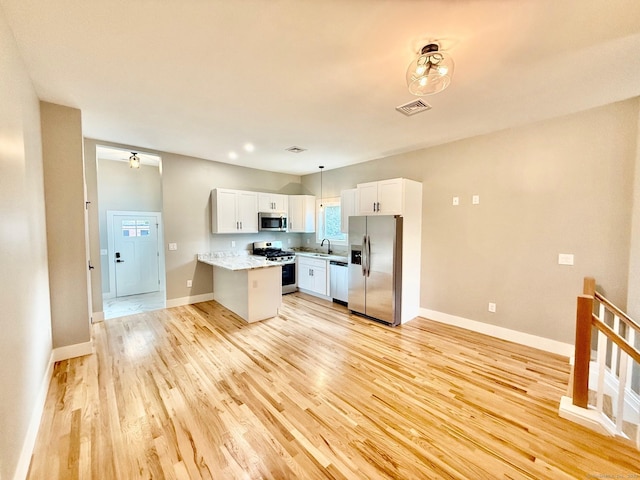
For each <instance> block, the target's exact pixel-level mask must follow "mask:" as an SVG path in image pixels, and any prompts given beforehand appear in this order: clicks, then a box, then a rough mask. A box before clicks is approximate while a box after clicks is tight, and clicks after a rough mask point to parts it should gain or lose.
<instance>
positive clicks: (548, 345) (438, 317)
mask: <svg viewBox="0 0 640 480" xmlns="http://www.w3.org/2000/svg"><path fill="white" fill-rule="evenodd" d="M420 316H421V317H424V318H428V319H430V320H434V321H436V322H440V323H446V324H447V325H453V326H455V327H460V328H464V329H466V330H471V331H473V332H478V333H482V334H485V335H489V336H491V337H496V338H499V339H501V340H508V341H509V342H514V343H518V344H520V345H526V346H527V347H533V348H537V349H538V350H544V351H545V352H551V353H555V354H557V355H563V356H565V357H570V356H571V355H573V354H574V347H573V345H571V344H570V343H563V342H558V341H557V340H551V339H550V338H544V337H538V336H537V335H531V334H529V333H524V332H518V331H517V330H510V329H508V328H504V327H499V326H497V325H491V324H489V323H483V322H478V321H476V320H470V319H468V318H464V317H457V316H455V315H450V314H448V313H442V312H437V311H435V310H429V309H427V308H420Z"/></svg>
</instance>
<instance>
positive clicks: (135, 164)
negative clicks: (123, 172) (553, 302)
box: [129, 152, 140, 168]
mask: <svg viewBox="0 0 640 480" xmlns="http://www.w3.org/2000/svg"><path fill="white" fill-rule="evenodd" d="M129 168H140V157H138V154H137V153H135V152H131V156H130V157H129Z"/></svg>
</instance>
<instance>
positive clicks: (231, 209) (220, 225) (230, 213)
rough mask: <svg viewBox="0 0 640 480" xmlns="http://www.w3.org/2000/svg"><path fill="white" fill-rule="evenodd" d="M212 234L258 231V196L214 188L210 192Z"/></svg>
mask: <svg viewBox="0 0 640 480" xmlns="http://www.w3.org/2000/svg"><path fill="white" fill-rule="evenodd" d="M211 231H212V232H213V233H255V232H257V231H258V194H257V193H255V192H246V191H243V190H230V189H226V188H216V189H214V190H212V191H211Z"/></svg>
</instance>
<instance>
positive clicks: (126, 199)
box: [94, 159, 162, 310]
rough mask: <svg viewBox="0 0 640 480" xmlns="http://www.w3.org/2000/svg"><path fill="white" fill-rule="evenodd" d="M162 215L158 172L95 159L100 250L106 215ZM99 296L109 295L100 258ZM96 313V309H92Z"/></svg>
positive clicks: (105, 261) (105, 260)
mask: <svg viewBox="0 0 640 480" xmlns="http://www.w3.org/2000/svg"><path fill="white" fill-rule="evenodd" d="M109 210H119V211H139V212H161V211H162V190H161V183H160V169H159V168H158V167H154V166H151V165H141V166H140V168H138V169H132V168H129V164H128V163H127V162H118V161H113V160H102V159H98V215H99V222H98V223H99V229H100V248H101V249H104V250H106V249H107V247H108V239H107V211H109ZM100 260H101V261H100V265H101V268H102V292H103V293H109V292H110V287H109V274H110V272H109V267H110V266H111V262H110V261H109V257H108V256H106V255H104V256H100ZM94 310H95V309H94Z"/></svg>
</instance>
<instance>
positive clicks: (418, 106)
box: [396, 99, 431, 117]
mask: <svg viewBox="0 0 640 480" xmlns="http://www.w3.org/2000/svg"><path fill="white" fill-rule="evenodd" d="M396 110H398V111H399V112H400V113H402V114H404V115H406V116H407V117H410V116H411V115H415V114H416V113H420V112H426V111H427V110H431V105H429V104H428V103H427V102H425V101H424V100H422V99H418V100H412V101H411V102H409V103H405V104H404V105H400V106H399V107H396Z"/></svg>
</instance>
